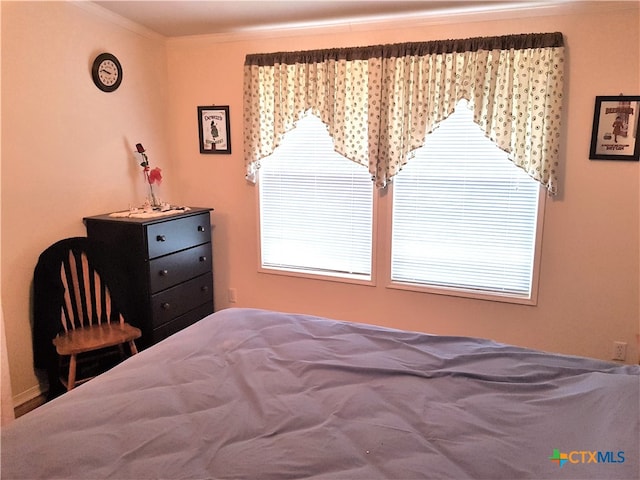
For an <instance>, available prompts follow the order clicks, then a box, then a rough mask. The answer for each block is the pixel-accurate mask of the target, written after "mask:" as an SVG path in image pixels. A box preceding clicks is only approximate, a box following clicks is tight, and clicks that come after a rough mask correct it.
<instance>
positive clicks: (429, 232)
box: [391, 101, 542, 300]
mask: <svg viewBox="0 0 640 480" xmlns="http://www.w3.org/2000/svg"><path fill="white" fill-rule="evenodd" d="M539 193H540V184H539V183H538V182H537V181H535V180H533V179H531V178H530V177H529V176H528V175H527V174H526V173H525V172H524V171H523V170H522V169H520V168H518V167H517V166H515V165H514V164H513V163H512V162H511V161H510V160H508V158H507V154H506V153H505V152H503V151H502V150H500V149H499V148H498V147H497V146H496V145H495V144H494V143H493V142H491V141H490V140H488V139H487V138H486V137H485V136H484V134H483V133H482V132H481V130H480V128H479V127H478V126H477V125H476V124H475V123H473V112H472V111H471V110H469V109H468V108H467V107H466V101H461V102H460V103H458V105H457V108H456V110H455V112H454V113H453V114H452V115H451V116H450V117H449V118H447V119H446V120H444V121H443V122H442V123H441V124H440V126H439V127H438V128H437V129H436V130H434V132H433V133H431V134H430V135H428V136H427V140H426V142H425V145H424V146H423V147H422V148H420V149H418V150H416V151H415V158H413V159H411V160H410V161H409V162H408V163H407V164H406V165H405V166H404V168H403V170H402V171H401V172H400V173H399V174H398V175H396V177H395V179H394V182H393V207H392V208H393V212H392V215H393V219H392V247H391V249H392V252H391V280H392V281H393V282H397V283H399V284H406V285H417V286H425V287H434V288H436V289H446V291H447V293H450V292H451V291H461V292H465V293H467V294H468V293H469V292H473V293H477V294H490V295H499V296H506V297H513V298H514V299H524V300H529V299H532V297H533V296H534V295H535V292H534V291H533V290H534V281H533V278H534V259H535V253H536V246H537V245H538V243H537V241H536V240H537V236H538V229H537V225H538V219H539V212H538V210H539ZM540 210H542V209H540Z"/></svg>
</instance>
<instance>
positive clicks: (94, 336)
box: [53, 323, 142, 355]
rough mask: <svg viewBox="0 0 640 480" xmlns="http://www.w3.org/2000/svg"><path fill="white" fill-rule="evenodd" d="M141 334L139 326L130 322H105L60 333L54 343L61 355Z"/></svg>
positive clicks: (128, 340) (98, 346)
mask: <svg viewBox="0 0 640 480" xmlns="http://www.w3.org/2000/svg"><path fill="white" fill-rule="evenodd" d="M141 335H142V332H141V331H140V329H139V328H136V327H133V326H131V325H129V324H128V323H123V324H120V323H103V324H101V325H93V326H91V327H87V328H79V329H75V330H70V331H68V332H66V333H64V334H59V335H58V336H56V338H54V339H53V344H54V345H55V346H56V350H57V352H58V354H59V355H77V354H78V353H83V352H89V351H91V350H95V349H97V348H106V347H112V346H115V345H119V344H121V343H126V342H130V341H132V340H135V339H137V338H140V336H141Z"/></svg>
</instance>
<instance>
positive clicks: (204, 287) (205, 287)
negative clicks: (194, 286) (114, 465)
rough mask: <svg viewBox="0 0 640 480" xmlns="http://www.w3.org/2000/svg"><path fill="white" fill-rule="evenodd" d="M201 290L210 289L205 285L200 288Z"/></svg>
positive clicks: (206, 290)
mask: <svg viewBox="0 0 640 480" xmlns="http://www.w3.org/2000/svg"><path fill="white" fill-rule="evenodd" d="M200 290H202V291H203V292H208V291H209V287H208V286H206V285H203V286H202V288H200Z"/></svg>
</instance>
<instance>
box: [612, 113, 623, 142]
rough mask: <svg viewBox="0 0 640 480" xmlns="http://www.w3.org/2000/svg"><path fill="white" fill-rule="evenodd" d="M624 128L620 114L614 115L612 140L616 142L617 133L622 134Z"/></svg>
mask: <svg viewBox="0 0 640 480" xmlns="http://www.w3.org/2000/svg"><path fill="white" fill-rule="evenodd" d="M623 128H624V123H622V119H621V118H620V116H617V117H616V121H615V122H613V141H614V142H616V143H618V135H622V130H623Z"/></svg>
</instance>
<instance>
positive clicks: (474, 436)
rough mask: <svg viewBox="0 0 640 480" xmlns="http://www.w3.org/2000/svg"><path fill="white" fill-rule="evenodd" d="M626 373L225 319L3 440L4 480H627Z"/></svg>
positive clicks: (634, 391) (450, 344) (634, 462)
mask: <svg viewBox="0 0 640 480" xmlns="http://www.w3.org/2000/svg"><path fill="white" fill-rule="evenodd" d="M639 391H640V368H639V367H638V366H633V365H626V366H625V365H618V364H613V363H608V362H603V361H598V360H593V359H587V358H580V357H573V356H563V355H556V354H549V353H545V352H541V351H535V350H529V349H524V348H520V347H515V346H510V345H504V344H500V343H496V342H493V341H489V340H484V339H478V338H467V337H450V336H436V335H426V334H422V333H415V332H407V331H400V330H393V329H386V328H381V327H376V326H371V325H365V324H358V323H349V322H342V321H336V320H331V319H326V318H319V317H314V316H309V315H299V314H286V313H278V312H272V311H265V310H256V309H227V310H222V311H219V312H217V313H214V314H213V315H210V316H208V317H206V318H205V319H203V320H201V321H200V322H198V323H196V324H195V325H193V326H191V327H189V328H187V329H185V330H183V331H181V332H179V333H177V334H175V335H173V336H172V337H170V338H168V339H166V340H165V341H163V342H161V343H159V344H157V345H155V346H153V347H151V348H149V349H147V350H144V351H142V352H140V353H139V354H138V355H135V356H133V357H131V358H129V359H128V360H126V361H125V362H124V363H122V364H120V365H118V366H116V367H115V368H113V369H112V370H110V371H108V372H107V373H105V374H103V375H101V376H99V377H97V378H95V379H94V380H92V381H90V382H88V383H86V384H84V385H81V386H79V387H78V388H76V389H74V390H72V391H70V392H69V393H66V394H64V395H63V396H62V397H59V398H57V399H55V400H53V401H51V402H48V403H47V404H45V405H43V406H42V407H40V408H38V409H36V410H34V411H32V412H30V413H28V414H27V415H25V416H23V417H21V418H18V419H17V420H16V421H14V422H12V423H11V424H10V425H9V426H8V427H6V428H3V430H2V443H1V448H2V450H1V455H2V478H3V479H13V478H29V479H36V478H47V479H53V478H64V479H73V478H79V479H99V478H117V479H145V478H153V479H159V478H166V479H177V478H188V479H201V478H216V479H258V478H259V479H290V478H314V479H316V478H317V479H321V478H337V479H369V480H370V479H378V478H380V479H413V478H437V479H446V478H454V479H462V478H479V479H480V478H481V479H519V478H536V479H540V478H553V479H561V478H580V479H584V478H597V479H604V478H621V479H637V478H639V477H640V467H639V462H638V453H639V439H638V433H639V431H640V430H639V427H640V426H639V409H640V397H639Z"/></svg>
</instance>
